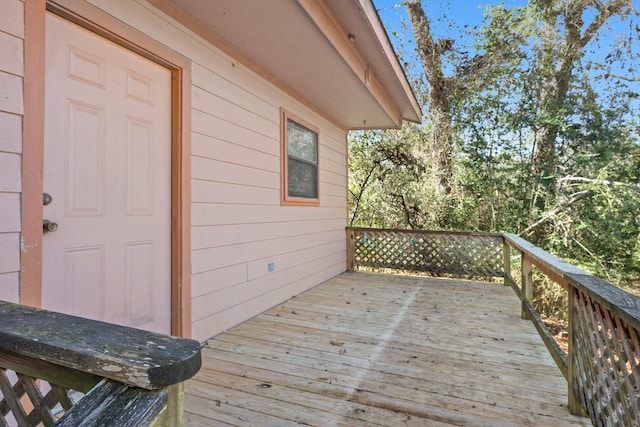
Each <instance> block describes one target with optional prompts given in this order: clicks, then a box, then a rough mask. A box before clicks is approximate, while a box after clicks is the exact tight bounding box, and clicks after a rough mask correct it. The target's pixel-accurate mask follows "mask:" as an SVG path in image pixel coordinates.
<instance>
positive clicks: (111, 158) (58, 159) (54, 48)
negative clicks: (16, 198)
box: [42, 14, 171, 333]
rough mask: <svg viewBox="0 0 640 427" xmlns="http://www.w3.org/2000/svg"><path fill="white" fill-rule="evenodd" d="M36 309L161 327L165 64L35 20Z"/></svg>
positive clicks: (63, 24) (72, 28)
mask: <svg viewBox="0 0 640 427" xmlns="http://www.w3.org/2000/svg"><path fill="white" fill-rule="evenodd" d="M46 35H47V38H46V77H45V143H44V146H45V148H44V177H43V183H44V191H45V192H46V193H48V194H50V195H51V196H52V198H53V200H52V202H51V203H50V204H49V205H47V206H44V207H43V215H44V218H45V219H47V220H50V221H52V222H55V223H57V224H58V227H59V228H58V230H57V231H55V232H50V233H46V234H45V235H44V236H43V261H42V262H43V268H42V270H43V273H42V274H43V278H42V306H43V308H46V309H50V310H55V311H61V312H65V313H69V314H73V315H78V316H82V317H87V318H92V319H98V320H104V321H107V322H112V323H118V324H122V325H127V326H133V327H137V328H141V329H147V330H152V331H156V332H163V333H170V331H171V72H170V70H168V69H166V68H164V67H162V66H160V65H158V64H156V63H154V62H152V61H150V60H148V59H146V58H143V57H141V56H140V55H138V54H136V53H134V52H131V51H129V50H127V49H125V48H123V47H121V46H119V45H117V44H115V43H113V42H111V41H109V40H107V39H105V38H103V37H101V36H99V35H97V34H95V33H92V32H90V31H88V30H86V29H84V28H81V27H79V26H77V25H75V24H72V23H70V22H68V21H66V20H64V19H62V18H60V17H58V16H56V15H53V14H47V20H46Z"/></svg>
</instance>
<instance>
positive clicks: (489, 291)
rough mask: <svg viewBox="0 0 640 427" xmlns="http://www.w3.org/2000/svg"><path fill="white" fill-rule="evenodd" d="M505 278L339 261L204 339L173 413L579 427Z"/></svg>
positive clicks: (193, 418)
mask: <svg viewBox="0 0 640 427" xmlns="http://www.w3.org/2000/svg"><path fill="white" fill-rule="evenodd" d="M566 390H567V384H566V382H565V380H564V378H563V376H562V374H561V373H560V371H559V370H558V369H557V367H556V366H555V363H554V361H553V359H552V358H551V356H550V355H549V353H548V352H547V350H546V348H545V346H544V344H543V342H542V340H541V339H540V336H539V335H538V334H537V332H536V330H535V328H534V326H533V325H532V324H531V323H530V322H527V321H524V320H522V319H520V304H519V301H518V298H517V297H516V296H515V295H514V294H513V292H512V290H511V288H510V287H506V286H500V285H492V284H488V283H481V282H471V281H459V280H445V279H434V278H424V277H422V278H415V277H402V276H390V275H371V274H363V273H346V274H343V275H341V276H338V277H337V278H334V279H331V280H329V281H328V282H326V283H324V284H322V285H320V286H318V287H316V288H314V289H312V290H310V291H308V292H306V293H304V294H302V295H299V296H297V297H295V298H293V299H291V300H289V301H287V302H286V303H283V304H280V305H279V306H277V307H275V308H273V309H271V310H269V311H267V312H265V313H263V314H261V315H259V316H257V317H256V318H254V319H252V320H250V321H248V322H245V323H243V324H241V325H239V326H237V327H235V328H232V329H230V330H229V331H227V332H225V333H223V334H221V335H219V336H217V337H214V338H212V339H211V340H209V341H208V342H207V346H206V348H205V349H204V350H203V368H202V369H201V371H200V372H199V373H198V374H197V375H196V376H195V377H194V378H193V379H191V380H189V381H188V382H187V383H186V397H185V424H186V425H196V426H199V425H207V426H211V425H234V426H244V425H260V426H288V425H292V426H293V425H314V426H325V425H336V426H398V425H408V426H424V425H429V426H446V425H467V426H578V425H584V426H586V425H591V424H590V422H589V420H588V419H584V418H580V417H576V416H572V415H571V414H570V413H569V410H568V409H567V392H566Z"/></svg>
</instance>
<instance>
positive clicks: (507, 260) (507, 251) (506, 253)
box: [502, 237, 511, 286]
mask: <svg viewBox="0 0 640 427" xmlns="http://www.w3.org/2000/svg"><path fill="white" fill-rule="evenodd" d="M502 241H503V242H504V243H503V246H502V253H503V257H504V266H503V268H502V270H503V273H504V285H505V286H507V285H510V283H509V277H511V246H509V243H507V239H505V238H504V237H503V238H502Z"/></svg>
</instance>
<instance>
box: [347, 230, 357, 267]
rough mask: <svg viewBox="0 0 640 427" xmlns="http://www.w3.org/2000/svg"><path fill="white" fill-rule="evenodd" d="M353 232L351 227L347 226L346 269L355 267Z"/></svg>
mask: <svg viewBox="0 0 640 427" xmlns="http://www.w3.org/2000/svg"><path fill="white" fill-rule="evenodd" d="M355 245H356V240H355V232H354V231H353V229H352V228H349V227H347V271H353V270H354V269H355V251H356V248H355Z"/></svg>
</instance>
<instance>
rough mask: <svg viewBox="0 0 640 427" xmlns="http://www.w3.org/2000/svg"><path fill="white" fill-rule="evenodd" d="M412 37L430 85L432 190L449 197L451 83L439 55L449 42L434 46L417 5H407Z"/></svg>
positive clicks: (451, 168) (450, 169)
mask: <svg viewBox="0 0 640 427" xmlns="http://www.w3.org/2000/svg"><path fill="white" fill-rule="evenodd" d="M407 10H408V12H409V17H410V18H411V25H412V28H413V36H414V38H415V39H416V43H417V45H418V53H419V55H420V59H421V61H422V66H423V67H424V71H425V73H426V77H427V82H428V83H429V88H430V90H429V111H428V115H429V116H428V122H429V123H430V124H431V165H432V169H433V180H434V188H435V191H436V193H437V194H439V195H448V194H450V193H451V189H452V181H453V165H452V161H451V157H452V151H453V148H452V141H453V128H452V123H451V112H450V102H449V96H450V90H451V82H450V79H449V78H447V77H445V76H444V74H443V72H442V55H443V54H444V53H445V52H447V51H448V50H450V49H451V47H452V41H451V40H439V41H438V42H434V40H433V35H432V33H431V27H430V23H429V19H428V18H427V16H426V15H425V13H424V10H423V9H422V5H421V4H420V2H419V1H413V2H412V1H409V2H407Z"/></svg>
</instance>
